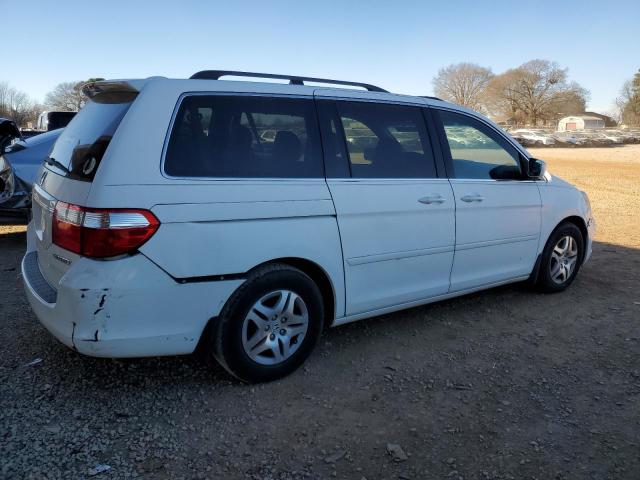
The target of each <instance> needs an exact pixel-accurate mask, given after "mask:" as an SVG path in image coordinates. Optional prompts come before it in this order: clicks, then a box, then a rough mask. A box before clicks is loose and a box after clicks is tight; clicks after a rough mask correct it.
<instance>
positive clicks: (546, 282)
mask: <svg viewBox="0 0 640 480" xmlns="http://www.w3.org/2000/svg"><path fill="white" fill-rule="evenodd" d="M567 235H570V236H572V237H573V239H574V240H575V241H576V243H577V245H578V259H577V261H576V266H575V268H574V269H573V272H571V275H570V276H569V278H567V279H566V280H565V281H564V282H563V283H560V284H559V283H556V282H554V281H553V279H552V278H551V254H552V253H553V249H554V247H555V246H556V244H557V243H558V241H559V240H560V239H561V238H562V237H564V236H567ZM583 259H584V238H583V236H582V232H581V231H580V229H579V228H578V227H577V226H576V225H574V224H573V223H565V224H562V225H560V226H559V227H558V228H556V230H554V231H553V233H552V234H551V235H550V236H549V240H548V241H547V244H546V245H545V248H544V252H543V255H542V265H541V267H542V268H541V272H540V282H539V283H540V286H541V287H542V288H543V290H545V291H548V292H560V291H562V290H565V289H566V288H567V287H568V286H569V285H571V284H572V283H573V281H574V279H575V278H576V276H577V275H578V271H579V270H580V266H581V265H582V260H583Z"/></svg>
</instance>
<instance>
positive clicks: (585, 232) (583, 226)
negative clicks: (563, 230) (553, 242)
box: [549, 215, 589, 255]
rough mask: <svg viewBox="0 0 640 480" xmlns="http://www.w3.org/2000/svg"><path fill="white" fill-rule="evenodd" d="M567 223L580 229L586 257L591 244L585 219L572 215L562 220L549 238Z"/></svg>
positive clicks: (583, 251)
mask: <svg viewBox="0 0 640 480" xmlns="http://www.w3.org/2000/svg"><path fill="white" fill-rule="evenodd" d="M567 222H568V223H573V224H574V225H575V226H576V227H578V228H579V229H580V233H582V253H583V255H584V254H585V253H586V250H587V245H588V244H589V230H588V229H587V223H586V222H585V221H584V218H582V217H580V216H578V215H571V216H569V217H566V218H564V219H562V220H561V221H560V222H558V224H557V225H556V226H555V228H554V229H553V231H552V232H551V234H550V235H549V237H551V235H552V234H553V232H555V231H556V229H557V228H558V227H559V226H560V225H562V224H563V223H567Z"/></svg>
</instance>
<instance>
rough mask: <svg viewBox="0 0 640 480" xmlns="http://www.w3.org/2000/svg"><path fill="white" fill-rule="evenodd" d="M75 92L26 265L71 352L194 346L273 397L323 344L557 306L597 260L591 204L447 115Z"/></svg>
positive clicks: (32, 288) (381, 95)
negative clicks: (530, 287) (532, 288)
mask: <svg viewBox="0 0 640 480" xmlns="http://www.w3.org/2000/svg"><path fill="white" fill-rule="evenodd" d="M225 75H232V76H234V77H238V76H243V75H244V76H248V77H253V78H255V77H266V78H269V79H273V78H279V79H284V80H286V81H288V82H289V83H288V84H278V83H266V82H264V83H262V82H249V81H223V80H219V79H220V77H222V76H225ZM305 82H308V83H313V84H316V85H317V84H318V83H323V84H324V85H326V86H312V85H307V84H305ZM342 85H349V86H357V87H360V89H361V90H354V89H347V88H336V87H340V86H342ZM330 86H332V88H330ZM84 90H85V92H86V93H87V94H88V95H89V97H90V100H89V101H88V103H87V104H86V106H85V107H84V108H83V109H82V111H81V112H80V113H79V114H78V116H77V117H76V118H75V119H74V120H73V122H71V123H70V124H69V126H68V127H67V128H65V129H64V131H63V133H62V135H61V136H60V138H59V139H58V141H57V142H56V143H55V145H54V147H53V150H52V151H51V153H50V156H49V158H48V160H47V162H45V164H43V166H42V169H41V171H40V174H39V175H38V181H37V182H36V183H35V184H34V193H33V197H34V198H33V219H32V221H31V222H30V224H29V227H28V231H27V252H26V255H25V257H24V259H23V261H22V278H23V282H24V286H25V291H26V294H27V298H28V300H29V303H30V305H31V307H32V308H33V310H34V312H35V313H36V315H37V317H38V318H39V319H40V321H41V322H42V324H43V325H44V326H45V327H46V328H47V329H48V330H49V331H50V332H51V333H52V334H53V335H54V336H55V337H56V338H58V339H59V340H60V341H61V342H63V343H64V344H66V345H67V346H69V347H71V348H73V349H75V350H76V351H78V352H81V353H84V354H88V355H93V356H100V357H138V356H156V355H179V354H190V353H192V352H194V351H195V350H196V347H199V348H198V350H200V351H202V352H204V354H205V355H207V357H209V358H211V359H214V358H215V359H217V360H218V362H219V363H220V364H221V365H222V366H223V367H224V368H226V369H227V370H228V371H229V372H230V373H231V374H233V375H235V376H236V377H238V378H240V379H242V380H245V381H254V382H255V381H267V380H273V379H276V378H279V377H282V376H283V375H286V374H288V373H290V372H292V371H293V370H294V369H296V368H297V367H299V366H300V365H301V364H302V363H303V362H304V361H305V359H306V358H307V357H308V356H309V355H310V353H311V351H312V350H313V348H314V346H315V344H316V343H317V341H318V338H319V337H320V335H321V333H322V331H323V329H325V328H327V327H330V326H338V325H342V324H345V323H349V322H353V321H356V320H361V319H365V318H369V317H374V316H377V315H381V314H385V313H389V312H393V311H397V310H401V309H405V308H409V307H414V306H417V305H422V304H426V303H430V302H435V301H438V300H442V299H446V298H451V297H456V296H460V295H464V294H467V293H470V292H475V291H478V290H482V289H486V288H491V287H494V286H497V285H502V284H506V283H512V282H518V281H525V280H530V281H531V282H532V283H535V284H537V285H538V286H539V287H540V288H541V289H542V290H544V291H546V292H559V291H562V290H564V289H566V288H567V287H568V286H569V285H570V284H571V283H572V281H573V280H574V278H576V275H577V273H578V271H579V269H580V266H581V265H582V264H583V263H584V262H586V261H587V260H588V259H589V257H590V255H591V250H592V239H593V235H594V231H595V223H594V219H593V215H592V212H591V206H590V204H589V200H588V197H587V195H586V194H585V193H584V192H581V191H580V190H578V189H577V188H575V187H574V186H572V185H570V184H569V183H567V182H565V181H563V180H561V179H560V178H557V177H554V176H552V175H550V174H549V173H548V172H546V169H545V165H544V162H543V161H541V160H538V159H535V158H532V157H531V156H530V154H529V153H528V152H527V151H526V150H525V149H523V148H522V147H521V146H520V145H518V144H517V143H516V142H514V141H513V139H512V138H510V137H509V136H508V135H506V134H505V133H504V131H503V130H502V129H500V128H499V127H498V126H497V125H495V124H494V123H492V122H491V121H490V120H488V119H487V118H485V117H483V116H482V115H479V114H478V113H476V112H474V111H472V110H468V109H465V108H463V107H460V106H459V105H455V104H452V103H448V102H444V101H442V100H439V99H435V98H421V97H412V96H406V95H395V94H391V93H388V92H386V91H385V90H383V89H381V88H379V87H376V86H373V85H369V84H362V83H353V82H340V81H335V80H321V79H316V78H305V77H290V76H286V75H268V74H257V73H242V72H220V71H204V72H199V73H196V74H195V75H193V76H192V77H191V78H190V79H166V78H160V77H154V78H149V79H143V80H116V81H102V82H95V83H92V84H89V85H87V86H86V87H85V89H84ZM274 130H275V134H272V133H268V134H267V133H265V132H267V131H274ZM348 137H349V138H350V139H351V140H349V138H348ZM454 252H455V255H454Z"/></svg>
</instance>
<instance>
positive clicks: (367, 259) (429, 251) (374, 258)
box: [347, 245, 454, 266]
mask: <svg viewBox="0 0 640 480" xmlns="http://www.w3.org/2000/svg"><path fill="white" fill-rule="evenodd" d="M453 251H454V247H453V245H451V246H448V247H431V248H421V249H419V250H406V251H403V252H391V253H379V254H374V255H365V256H362V257H352V258H348V259H347V263H348V264H349V265H351V266H356V265H365V264H367V263H375V262H386V261H388V260H402V259H404V258H413V257H423V256H426V255H435V254H438V253H448V252H453Z"/></svg>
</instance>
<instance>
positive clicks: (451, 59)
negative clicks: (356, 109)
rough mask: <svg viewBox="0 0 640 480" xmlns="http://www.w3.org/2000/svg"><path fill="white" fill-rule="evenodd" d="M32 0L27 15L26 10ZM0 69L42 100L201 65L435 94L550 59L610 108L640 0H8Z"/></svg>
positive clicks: (625, 71) (596, 104)
mask: <svg viewBox="0 0 640 480" xmlns="http://www.w3.org/2000/svg"><path fill="white" fill-rule="evenodd" d="M23 5H24V9H25V10H26V11H25V12H24V14H22V13H21V12H20V9H21V8H22V6H23ZM0 9H1V10H2V11H3V12H11V17H12V20H11V21H7V20H6V19H5V20H3V22H2V29H1V32H2V36H3V37H4V38H5V39H9V41H8V42H7V40H5V43H4V45H5V48H8V47H6V45H15V46H16V47H17V51H16V53H13V54H10V55H8V57H5V60H4V61H3V63H2V67H0V81H8V82H9V83H10V84H11V85H12V86H14V87H16V88H18V89H20V90H22V91H25V92H26V93H28V94H30V95H31V96H33V97H34V98H36V99H38V100H42V99H44V96H45V94H46V93H47V92H48V91H49V90H51V89H52V88H53V87H54V86H55V85H56V84H57V83H59V82H63V81H72V80H81V79H86V78H88V77H93V76H101V77H106V78H127V77H147V76H152V75H162V76H167V77H188V76H190V75H191V74H192V73H193V72H195V71H197V70H201V69H206V68H215V69H232V70H246V71H262V72H272V73H287V74H299V75H308V76H318V77H328V78H337V79H343V80H359V81H363V82H368V83H374V84H378V85H380V86H381V87H383V88H386V89H388V90H391V91H394V92H398V93H407V94H422V95H425V94H430V93H431V92H432V86H431V79H432V78H433V77H434V75H435V74H436V73H437V71H438V69H439V68H441V67H443V66H446V65H448V64H451V63H458V62H462V61H469V62H475V63H478V64H480V65H484V66H487V67H491V68H492V69H493V71H494V72H495V73H499V72H501V71H504V70H505V69H507V68H511V67H515V66H518V65H520V64H522V63H524V62H526V61H528V60H532V59H535V58H542V59H548V60H554V61H557V62H558V63H560V64H561V65H562V66H564V67H568V68H569V75H570V79H571V80H575V81H577V82H579V83H580V84H581V85H582V86H584V87H586V88H587V89H588V90H590V92H591V101H590V103H589V107H590V108H591V109H593V110H599V111H610V110H612V108H613V102H614V100H615V97H616V96H617V95H618V92H619V90H620V88H621V86H622V84H623V82H624V81H625V80H627V79H628V78H631V77H632V76H633V74H634V73H635V72H636V71H637V70H638V68H640V55H638V49H639V47H640V27H639V26H638V20H639V19H640V1H639V0H617V1H616V2H607V1H587V0H585V1H581V2H578V1H568V2H564V3H562V4H561V2H557V1H540V0H538V1H534V0H529V1H525V0H520V1H477V2H476V1H462V0H461V1H445V2H443V1H437V2H436V1H434V2H428V1H407V2H402V1H399V0H396V1H388V0H387V1H369V2H367V1H353V2H348V1H346V0H345V1H333V0H325V1H315V2H303V1H277V0H274V1H251V0H242V1H238V2H216V1H211V0H210V1H189V0H181V1H175V0H173V1H164V0H158V1H155V2H151V1H149V2H142V1H135V0H128V1H120V0H109V1H104V0H103V1H100V2H91V1H82V2H80V1H64V0H59V1H55V2H53V1H40V0H31V1H28V2H25V3H22V2H16V1H15V0H0Z"/></svg>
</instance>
